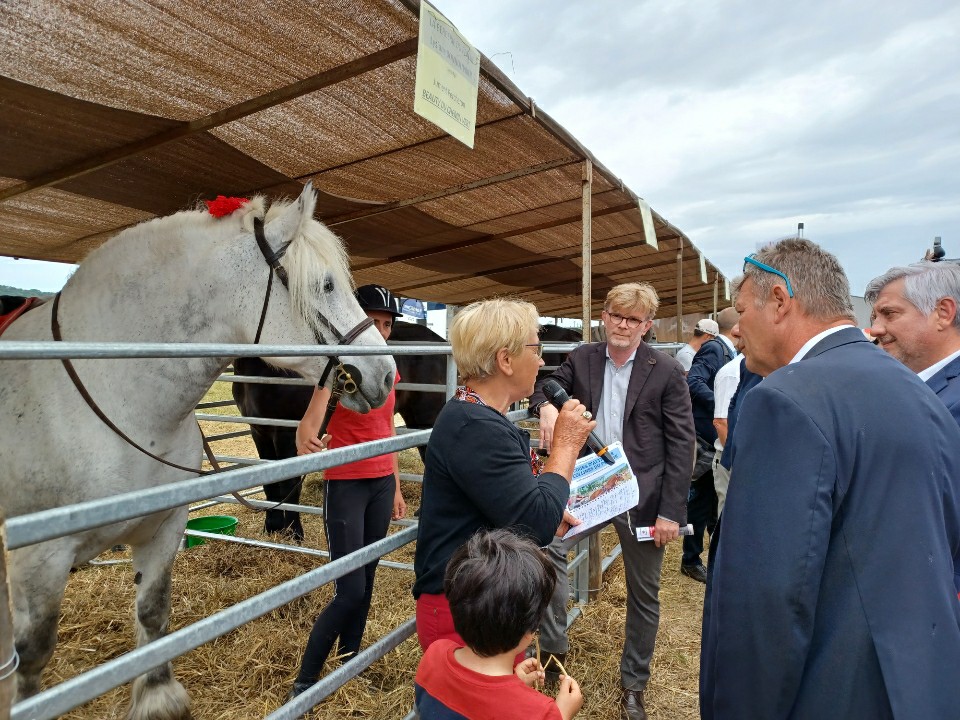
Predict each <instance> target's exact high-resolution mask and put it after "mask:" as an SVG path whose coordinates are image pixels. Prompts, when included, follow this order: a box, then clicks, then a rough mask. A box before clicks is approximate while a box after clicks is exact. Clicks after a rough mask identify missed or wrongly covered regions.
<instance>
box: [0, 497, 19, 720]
mask: <svg viewBox="0 0 960 720" xmlns="http://www.w3.org/2000/svg"><path fill="white" fill-rule="evenodd" d="M15 657H16V656H15V654H14V645H13V613H12V609H11V607H10V588H9V587H8V585H7V528H6V522H5V520H4V517H3V514H2V513H0V720H10V706H11V705H13V690H14V685H15V683H16V677H15V676H14V673H13V670H14V658H15Z"/></svg>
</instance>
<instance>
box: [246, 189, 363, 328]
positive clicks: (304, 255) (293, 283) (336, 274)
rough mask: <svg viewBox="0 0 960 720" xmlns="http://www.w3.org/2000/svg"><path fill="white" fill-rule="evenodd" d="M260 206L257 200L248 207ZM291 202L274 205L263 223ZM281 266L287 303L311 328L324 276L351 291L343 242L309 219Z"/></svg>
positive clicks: (302, 224)
mask: <svg viewBox="0 0 960 720" xmlns="http://www.w3.org/2000/svg"><path fill="white" fill-rule="evenodd" d="M258 200H259V201H260V202H261V203H262V202H263V198H262V197H260V196H257V197H255V198H254V199H253V201H252V202H251V203H250V204H251V205H253V204H254V203H255V202H256V201H258ZM291 204H292V203H291V202H290V201H281V202H275V203H273V204H272V205H271V206H270V209H269V210H268V211H267V216H266V219H265V221H264V222H265V223H269V222H270V221H271V220H272V219H273V218H274V217H276V216H278V215H279V214H280V213H282V212H283V211H284V210H286V209H287V208H288V207H289V206H290V205H291ZM253 217H254V216H253V215H252V214H249V215H247V217H245V218H244V226H245V227H246V225H247V221H249V228H250V231H251V232H252V231H253ZM282 262H283V266H284V267H285V268H286V270H287V275H288V276H289V277H290V302H291V304H292V305H293V308H294V310H295V312H297V313H298V314H299V315H300V317H302V318H304V319H306V320H307V322H308V323H310V324H311V325H312V324H313V322H312V316H313V314H314V310H313V307H314V305H313V303H314V302H315V301H316V299H317V298H318V297H320V298H323V297H325V294H324V292H323V281H324V276H325V275H326V274H328V273H329V274H330V275H332V276H333V281H334V282H335V283H336V285H337V286H338V287H340V288H344V289H345V290H346V291H347V292H351V291H352V290H353V276H352V275H351V274H350V258H349V256H348V255H347V250H346V248H345V247H344V244H343V241H342V240H341V239H340V237H339V236H338V235H336V234H335V233H334V232H333V231H332V230H330V229H329V228H328V227H327V226H326V225H324V224H323V223H321V222H320V221H319V220H317V219H316V218H314V217H313V216H312V215H311V216H310V217H309V218H307V219H305V220H304V221H303V222H302V223H300V229H299V233H298V236H297V237H296V238H294V240H293V242H292V243H291V244H290V247H289V249H288V250H287V253H286V254H285V255H284V257H283V260H282Z"/></svg>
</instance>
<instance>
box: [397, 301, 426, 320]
mask: <svg viewBox="0 0 960 720" xmlns="http://www.w3.org/2000/svg"><path fill="white" fill-rule="evenodd" d="M400 312H402V313H403V314H404V315H408V316H409V317H413V318H417V319H418V320H426V319H427V309H426V308H425V307H424V306H423V303H422V302H421V301H420V300H414V299H413V298H404V299H403V302H401V303H400Z"/></svg>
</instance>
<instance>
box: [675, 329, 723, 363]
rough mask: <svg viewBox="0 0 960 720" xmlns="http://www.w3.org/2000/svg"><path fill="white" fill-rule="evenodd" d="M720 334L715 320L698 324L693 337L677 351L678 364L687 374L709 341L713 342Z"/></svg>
mask: <svg viewBox="0 0 960 720" xmlns="http://www.w3.org/2000/svg"><path fill="white" fill-rule="evenodd" d="M719 334H720V328H719V327H718V326H717V323H716V321H715V320H710V319H709V318H704V319H702V320H700V321H698V322H697V324H696V326H695V327H694V328H693V335H692V336H691V337H690V340H689V341H688V342H687V344H686V345H684V346H683V347H682V348H680V349H679V350H677V362H678V363H680V367H682V368H683V371H684V372H685V373H688V372H690V366H691V365H693V357H694V355H696V354H697V352H698V351H699V350H700V348H701V347H702V346H703V344H704V343H705V342H707V341H708V340H713V339H714V338H715V337H716V336H717V335H719Z"/></svg>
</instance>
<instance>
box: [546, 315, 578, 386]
mask: <svg viewBox="0 0 960 720" xmlns="http://www.w3.org/2000/svg"><path fill="white" fill-rule="evenodd" d="M580 337H581V335H580V331H579V330H577V329H576V328H567V327H560V326H559V325H541V326H540V342H544V343H546V342H554V343H570V342H577V343H578V342H580ZM566 357H567V353H552V352H545V353H544V354H543V367H542V368H541V369H540V372H539V373H538V374H537V382H539V381H541V380H543V379H544V378H546V377H547V376H549V375H550V373H552V372H553V371H554V370H556V369H557V367H558V366H559V365H560V364H561V363H562V362H563V361H564V359H565V358H566Z"/></svg>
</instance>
